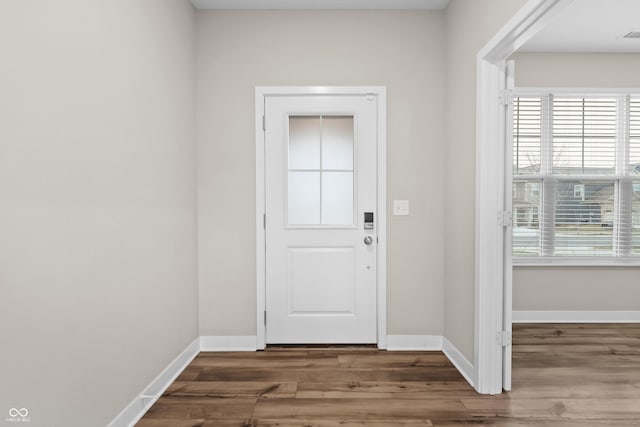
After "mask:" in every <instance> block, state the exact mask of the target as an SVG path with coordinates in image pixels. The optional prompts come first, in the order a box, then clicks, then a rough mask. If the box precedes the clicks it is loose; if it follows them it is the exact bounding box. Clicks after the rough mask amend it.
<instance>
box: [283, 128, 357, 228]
mask: <svg viewBox="0 0 640 427" xmlns="http://www.w3.org/2000/svg"><path fill="white" fill-rule="evenodd" d="M353 124H354V120H353V116H314V117H307V116H291V117H289V144H288V174H287V179H288V184H287V188H288V192H287V212H288V224H289V225H353V224H354V209H355V208H354V200H355V199H354V194H353V191H354V184H353V183H354V175H355V169H354V155H353V153H354V147H355V143H354V131H353Z"/></svg>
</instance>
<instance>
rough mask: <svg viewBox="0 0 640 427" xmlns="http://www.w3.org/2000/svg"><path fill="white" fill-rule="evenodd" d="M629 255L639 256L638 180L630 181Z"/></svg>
mask: <svg viewBox="0 0 640 427" xmlns="http://www.w3.org/2000/svg"><path fill="white" fill-rule="evenodd" d="M629 255H631V256H640V180H634V181H631V244H630V250H629Z"/></svg>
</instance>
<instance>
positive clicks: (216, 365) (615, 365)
mask: <svg viewBox="0 0 640 427" xmlns="http://www.w3.org/2000/svg"><path fill="white" fill-rule="evenodd" d="M513 341H514V347H513V350H514V359H513V361H514V369H513V391H511V392H510V393H503V394H502V395H499V396H482V395H479V394H477V393H476V392H475V391H474V390H473V389H472V388H471V387H470V386H469V385H468V384H467V383H466V382H465V380H464V379H463V378H462V376H461V375H460V374H459V373H458V371H457V370H456V369H455V368H454V367H453V366H452V365H451V363H450V362H449V361H448V360H447V358H446V357H445V356H444V355H443V354H442V353H440V352H382V351H377V350H375V349H373V348H371V349H368V348H275V349H268V350H267V351H264V352H257V353H201V354H200V355H199V356H198V357H197V358H196V359H195V360H194V361H193V362H192V363H191V364H190V365H189V366H188V367H187V369H186V370H185V371H184V372H183V373H182V374H181V375H180V376H179V377H178V379H177V380H176V381H175V383H174V384H172V385H171V386H170V388H169V389H167V391H166V392H165V394H164V395H163V396H162V397H161V398H160V399H159V400H158V401H157V402H156V404H155V405H154V406H153V407H152V408H151V410H150V411H149V412H148V413H147V414H146V415H145V417H144V418H143V419H142V420H141V421H140V422H139V423H138V424H137V426H139V427H160V426H162V427H164V426H172V427H187V426H189V427H191V426H202V427H205V426H207V427H211V426H247V427H248V426H283V427H293V426H317V427H329V426H342V427H350V426H370V427H380V426H401V427H402V426H478V425H482V426H500V427H506V426H534V425H535V426H575V427H578V426H580V427H582V426H585V427H592V426H636V427H639V426H640V325H638V324H619V325H584V324H583V325H575V324H562V325H550V324H545V325H514V334H513Z"/></svg>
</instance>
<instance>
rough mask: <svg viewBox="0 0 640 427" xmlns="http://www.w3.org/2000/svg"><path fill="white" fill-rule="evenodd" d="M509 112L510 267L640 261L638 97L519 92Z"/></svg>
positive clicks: (639, 113) (639, 111)
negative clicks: (579, 261) (510, 125)
mask: <svg viewBox="0 0 640 427" xmlns="http://www.w3.org/2000/svg"><path fill="white" fill-rule="evenodd" d="M513 112H514V114H513V199H512V204H513V212H514V216H513V217H514V221H513V255H514V262H517V263H527V262H531V263H538V262H541V261H545V260H546V261H550V262H554V263H555V262H560V263H562V262H568V263H571V262H574V261H575V260H579V259H585V260H591V261H593V260H594V259H595V258H597V259H600V260H603V261H605V262H614V263H615V262H628V261H634V260H635V261H637V262H640V96H637V95H630V94H609V95H567V94H552V93H538V94H526V95H525V94H521V95H517V96H516V97H515V98H514V100H513ZM591 261H590V262H591Z"/></svg>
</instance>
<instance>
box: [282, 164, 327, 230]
mask: <svg viewBox="0 0 640 427" xmlns="http://www.w3.org/2000/svg"><path fill="white" fill-rule="evenodd" d="M288 187H289V209H288V219H289V224H299V225H313V224H319V223H320V172H289V185H288Z"/></svg>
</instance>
